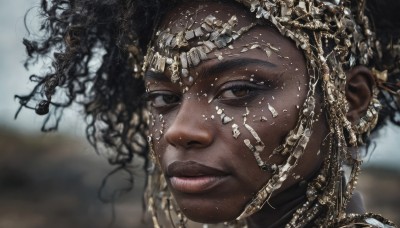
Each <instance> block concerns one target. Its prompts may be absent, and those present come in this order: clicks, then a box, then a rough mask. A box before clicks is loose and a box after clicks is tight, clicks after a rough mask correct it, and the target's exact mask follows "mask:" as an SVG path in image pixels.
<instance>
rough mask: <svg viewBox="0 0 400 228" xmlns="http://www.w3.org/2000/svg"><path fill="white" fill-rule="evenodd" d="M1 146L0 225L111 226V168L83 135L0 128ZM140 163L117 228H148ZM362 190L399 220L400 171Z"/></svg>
mask: <svg viewBox="0 0 400 228" xmlns="http://www.w3.org/2000/svg"><path fill="white" fill-rule="evenodd" d="M0 148H1V152H0V228H50V227H57V228H64V227H65V228H67V227H75V228H87V227H93V228H102V227H109V224H110V222H111V219H112V216H111V215H112V213H111V212H112V209H111V208H112V207H111V204H104V203H102V202H101V201H100V200H99V199H98V197H97V192H98V190H99V187H100V185H101V182H102V180H103V178H104V177H105V176H106V175H107V174H108V173H109V172H110V171H111V170H112V167H111V166H110V165H108V163H107V161H106V159H105V158H103V157H101V156H99V155H96V154H95V152H94V151H93V150H92V149H91V148H90V146H88V145H87V144H86V143H85V142H84V141H83V140H82V139H74V138H71V137H65V136H61V135H58V134H39V133H38V134H36V135H28V134H26V135H24V134H21V133H20V132H18V133H17V132H13V131H10V130H7V129H1V128H0ZM135 167H136V168H135ZM135 167H133V169H132V170H134V172H135V173H136V179H135V180H136V183H135V188H134V190H133V191H131V192H129V193H127V194H125V195H122V196H121V197H119V198H118V200H117V201H116V207H115V208H116V221H115V223H114V226H113V227H115V228H128V227H130V228H132V227H146V225H145V224H142V223H141V217H142V209H141V195H142V188H143V173H142V172H141V171H140V168H139V167H138V165H135ZM126 180H127V176H126V175H125V176H124V174H123V173H120V174H118V175H116V176H114V177H113V178H112V180H111V183H110V184H109V185H108V186H107V188H106V191H105V196H107V195H108V196H110V195H111V192H112V189H118V188H122V187H126V186H127V185H128V184H129V183H128V182H127V181H126ZM358 189H359V190H360V191H362V192H363V193H364V197H365V201H366V204H367V207H368V210H369V211H372V212H376V213H381V214H383V215H385V216H386V217H388V218H390V219H392V220H393V221H394V222H395V223H397V224H400V215H399V213H398V212H399V211H400V192H399V190H400V172H399V171H398V170H397V171H396V170H390V169H385V168H384V167H369V168H367V169H366V170H364V172H363V173H362V176H361V178H360V181H359V188H358Z"/></svg>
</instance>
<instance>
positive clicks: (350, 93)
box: [345, 66, 375, 123]
mask: <svg viewBox="0 0 400 228" xmlns="http://www.w3.org/2000/svg"><path fill="white" fill-rule="evenodd" d="M374 84H375V80H374V78H373V75H372V72H371V70H369V69H368V68H367V67H365V66H356V67H354V68H352V69H351V70H349V71H348V72H347V83H346V88H345V92H346V99H347V101H348V103H349V111H348V112H347V115H346V116H347V119H348V120H349V121H350V122H352V123H356V122H357V121H358V120H359V119H360V118H361V117H362V116H364V115H365V112H366V111H367V110H368V106H369V104H370V102H371V100H372V98H373V91H372V88H373V86H374Z"/></svg>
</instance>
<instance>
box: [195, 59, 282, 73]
mask: <svg viewBox="0 0 400 228" xmlns="http://www.w3.org/2000/svg"><path fill="white" fill-rule="evenodd" d="M249 66H261V67H266V68H276V67H277V66H276V65H275V64H273V63H271V62H268V61H265V60H260V59H252V58H234V59H227V60H223V61H221V62H219V63H217V64H213V65H212V66H210V67H207V68H205V69H201V74H202V75H204V76H205V77H207V76H208V75H210V76H215V75H218V74H221V73H224V72H226V71H228V70H232V69H240V68H245V67H249Z"/></svg>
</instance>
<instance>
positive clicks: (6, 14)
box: [0, 0, 400, 167]
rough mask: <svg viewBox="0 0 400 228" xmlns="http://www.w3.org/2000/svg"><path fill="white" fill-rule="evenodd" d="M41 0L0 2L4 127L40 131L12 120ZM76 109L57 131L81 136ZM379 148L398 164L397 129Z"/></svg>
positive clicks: (380, 157) (33, 121)
mask: <svg viewBox="0 0 400 228" xmlns="http://www.w3.org/2000/svg"><path fill="white" fill-rule="evenodd" d="M39 4H40V0H14V1H6V0H1V1H0V126H1V125H2V126H7V127H10V128H14V129H17V130H19V131H24V132H35V131H39V130H40V126H41V123H42V121H43V117H40V116H37V115H35V114H34V113H33V112H32V111H30V110H23V111H22V112H21V114H20V116H19V118H18V120H17V121H15V120H14V114H15V111H16V110H17V108H18V103H17V102H16V101H15V100H14V98H13V97H14V94H16V93H17V94H24V93H27V92H28V91H29V89H30V88H32V84H31V83H29V80H28V77H29V75H30V73H33V72H37V71H40V70H41V69H39V68H35V69H31V71H30V72H28V71H27V70H26V69H25V68H24V67H23V61H24V58H25V50H24V46H23V45H22V38H23V37H25V36H27V35H28V33H27V32H26V30H25V27H24V14H25V12H26V11H27V10H29V9H31V12H30V14H28V15H29V16H28V18H27V24H28V25H30V26H35V24H37V21H36V20H35V15H37V7H38V5H39ZM78 117H79V111H78V110H72V111H69V112H68V113H66V115H65V116H64V121H63V123H62V125H61V126H60V131H61V132H65V133H68V134H72V135H78V136H80V135H83V132H84V130H83V128H84V124H82V123H83V121H82V120H81V118H78ZM377 144H378V147H377V149H376V150H375V152H374V153H373V157H372V159H371V160H373V161H375V162H378V163H383V164H385V165H391V166H396V167H398V166H399V164H400V150H399V148H400V128H397V127H396V128H395V127H392V128H387V129H385V130H384V131H382V132H381V136H380V139H379V141H377Z"/></svg>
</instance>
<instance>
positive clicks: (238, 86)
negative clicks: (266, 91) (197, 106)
mask: <svg viewBox="0 0 400 228" xmlns="http://www.w3.org/2000/svg"><path fill="white" fill-rule="evenodd" d="M234 90H237V91H244V90H247V91H246V94H245V95H244V96H240V97H239V96H236V95H235V94H234V93H235V92H234ZM260 90H262V88H260V86H258V85H255V84H253V83H248V82H232V83H227V85H223V86H222V88H221V90H220V92H219V93H218V94H217V96H216V97H217V99H219V100H221V101H222V102H224V103H230V102H232V103H233V104H236V105H240V103H237V102H249V101H251V100H252V99H253V98H254V97H255V96H256V95H257V94H258V92H259V91H260ZM227 91H231V93H232V95H233V96H236V97H232V98H223V97H222V95H223V94H224V93H225V92H227Z"/></svg>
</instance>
